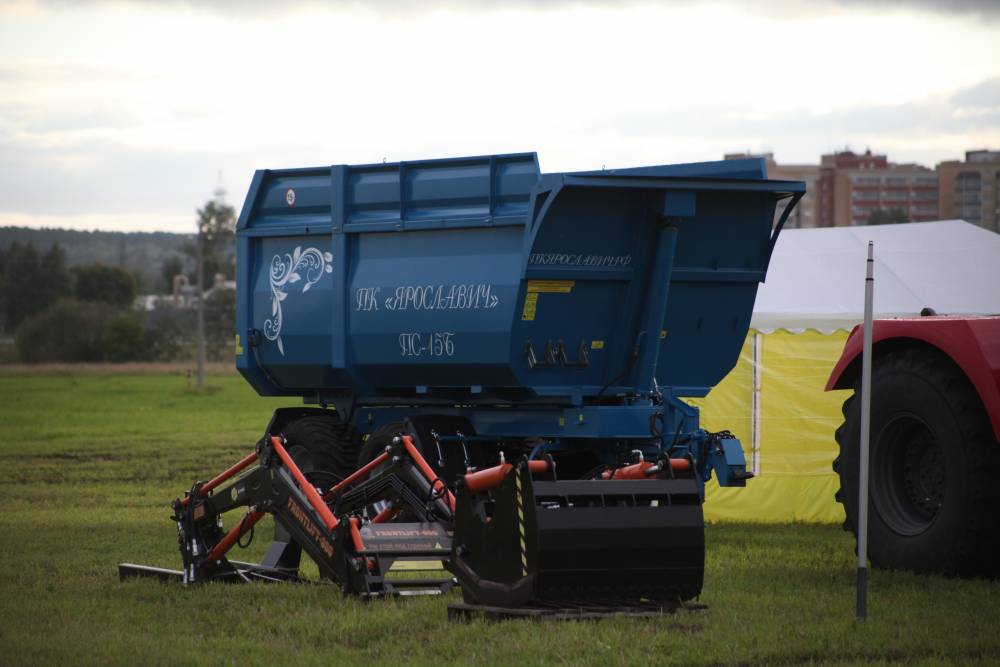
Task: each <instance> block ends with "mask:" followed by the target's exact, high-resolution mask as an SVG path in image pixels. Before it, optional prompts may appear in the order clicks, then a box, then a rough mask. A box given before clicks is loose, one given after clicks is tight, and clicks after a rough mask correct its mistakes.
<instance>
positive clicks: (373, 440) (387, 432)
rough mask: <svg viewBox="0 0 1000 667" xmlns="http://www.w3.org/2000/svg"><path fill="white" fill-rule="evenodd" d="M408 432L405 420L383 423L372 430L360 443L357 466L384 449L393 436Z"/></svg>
mask: <svg viewBox="0 0 1000 667" xmlns="http://www.w3.org/2000/svg"><path fill="white" fill-rule="evenodd" d="M408 433H409V430H408V429H407V427H406V422H401V421H399V422H389V423H388V424H383V425H382V426H380V427H378V428H377V429H375V430H374V431H372V432H371V434H369V436H368V438H367V439H365V442H364V444H363V445H361V451H360V452H359V453H358V461H357V463H358V467H359V468H360V467H361V466H363V465H364V464H366V463H368V462H369V461H371V460H372V459H374V458H375V457H376V456H378V455H379V454H381V453H382V452H383V451H385V448H386V447H388V446H389V445H391V444H392V439H393V438H395V437H396V436H398V435H405V434H408ZM418 447H419V445H418Z"/></svg>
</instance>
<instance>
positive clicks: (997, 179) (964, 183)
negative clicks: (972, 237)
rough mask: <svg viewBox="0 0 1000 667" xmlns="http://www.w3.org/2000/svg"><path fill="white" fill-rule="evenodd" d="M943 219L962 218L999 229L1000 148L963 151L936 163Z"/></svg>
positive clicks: (987, 227) (941, 216) (940, 211)
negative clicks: (959, 157)
mask: <svg viewBox="0 0 1000 667" xmlns="http://www.w3.org/2000/svg"><path fill="white" fill-rule="evenodd" d="M937 172H938V178H939V182H940V188H941V196H940V209H939V213H938V215H939V216H940V218H941V219H942V220H950V219H955V218H958V219H961V220H965V221H966V222H971V223H974V224H977V225H979V226H981V227H985V228H986V229H989V230H992V231H995V232H1000V151H989V150H976V151H966V152H965V161H961V162H960V161H958V160H952V161H949V162H942V163H941V164H939V165H938V167H937Z"/></svg>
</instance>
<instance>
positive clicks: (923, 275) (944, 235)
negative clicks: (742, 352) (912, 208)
mask: <svg viewBox="0 0 1000 667" xmlns="http://www.w3.org/2000/svg"><path fill="white" fill-rule="evenodd" d="M869 240H871V241H874V243H875V258H876V260H875V314H876V316H877V317H894V316H903V315H918V314H919V313H920V311H921V309H923V308H925V307H930V308H933V309H934V310H935V311H937V312H938V313H940V314H956V315H958V314H963V315H965V314H979V315H992V314H1000V234H995V233H993V232H991V231H988V230H986V229H983V228H981V227H977V226H976V225H972V224H969V223H967V222H964V221H962V220H942V221H940V222H915V223H908V224H899V225H876V226H872V227H830V228H823V229H789V230H785V231H784V232H782V234H781V236H780V237H779V238H778V244H777V246H776V248H775V251H774V255H773V256H772V258H771V265H770V267H769V268H768V273H767V281H766V282H765V283H764V285H762V286H761V288H760V290H759V291H758V293H757V301H756V303H755V304H754V312H753V320H752V323H751V327H753V328H754V329H757V330H758V331H763V332H769V331H773V330H774V329H786V330H789V331H794V332H799V331H802V330H804V329H817V330H819V331H822V332H824V333H829V332H831V331H834V330H837V329H850V328H851V327H853V326H854V325H855V324H857V323H859V322H860V321H861V318H862V312H863V308H864V275H865V273H864V272H865V247H866V245H867V243H868V241H869Z"/></svg>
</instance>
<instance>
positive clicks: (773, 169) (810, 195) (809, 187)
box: [724, 153, 819, 227]
mask: <svg viewBox="0 0 1000 667" xmlns="http://www.w3.org/2000/svg"><path fill="white" fill-rule="evenodd" d="M724 157H725V159H727V160H742V159H746V158H754V157H757V158H763V160H764V164H765V166H766V167H767V177H768V178H773V179H775V180H781V181H805V184H806V194H805V196H804V197H802V199H801V201H799V204H798V206H796V207H795V208H794V209H793V210H792V213H791V215H790V216H789V218H788V221H787V222H786V223H785V227H816V226H817V222H816V221H817V219H818V216H817V201H818V199H817V197H816V183H817V180H818V179H819V166H818V165H815V164H778V163H777V162H775V161H774V154H773V153H727V154H726V155H725V156H724ZM787 204H788V201H787V200H786V201H783V202H781V203H780V204H778V209H777V211H776V212H775V219H777V218H779V217H780V216H781V214H782V213H783V212H784V210H785V206H786V205H787Z"/></svg>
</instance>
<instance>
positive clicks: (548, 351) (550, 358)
mask: <svg viewBox="0 0 1000 667" xmlns="http://www.w3.org/2000/svg"><path fill="white" fill-rule="evenodd" d="M524 356H526V357H527V358H528V368H553V367H555V365H556V363H557V362H556V355H555V350H553V349H552V339H551V338H550V339H549V340H548V341H546V342H545V356H544V361H539V360H538V357H536V356H535V348H534V347H533V346H532V345H531V339H530V338H529V339H528V340H527V342H526V343H525V344H524Z"/></svg>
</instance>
